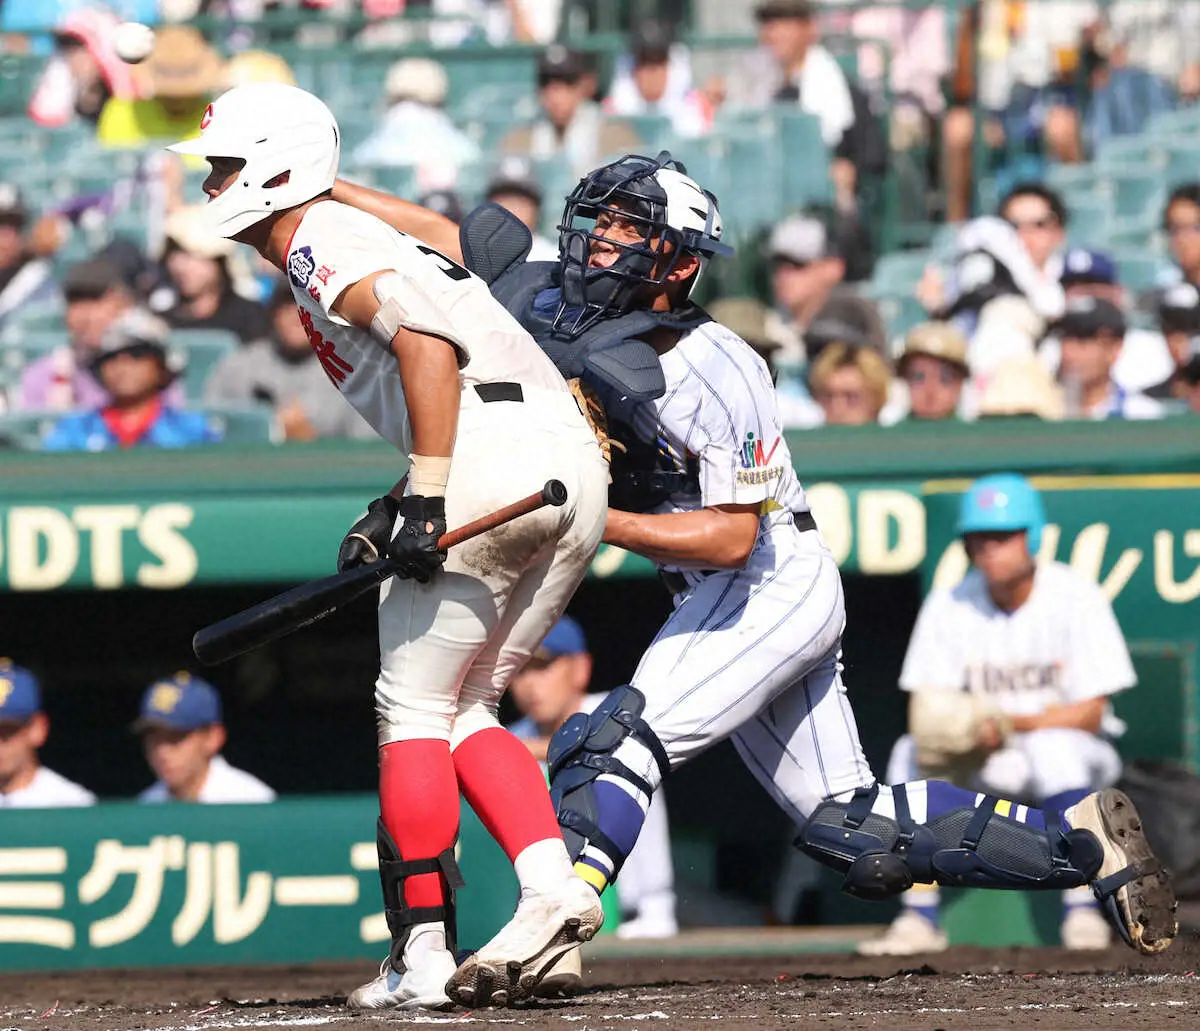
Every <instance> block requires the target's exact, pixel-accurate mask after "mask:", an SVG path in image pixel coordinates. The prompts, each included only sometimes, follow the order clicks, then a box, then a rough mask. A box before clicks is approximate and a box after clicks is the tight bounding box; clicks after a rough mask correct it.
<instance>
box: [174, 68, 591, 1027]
mask: <svg viewBox="0 0 1200 1031" xmlns="http://www.w3.org/2000/svg"><path fill="white" fill-rule="evenodd" d="M201 130H202V131H201V134H200V136H199V137H198V138H197V139H195V140H190V141H186V142H184V143H181V144H177V145H175V146H174V148H173V149H174V150H176V151H177V152H179V153H185V154H194V155H199V156H202V157H205V158H207V159H208V160H209V162H210V164H211V165H212V173H211V174H210V175H209V177H208V179H207V180H206V182H205V192H206V193H207V194H208V195H209V198H210V200H209V203H208V205H207V208H206V211H207V212H208V214H209V215H210V216H211V218H212V221H213V223H214V225H216V226H217V227H218V231H219V232H220V233H221V234H222V235H224V236H227V237H233V238H235V239H238V240H240V241H242V242H244V243H248V244H250V245H252V246H254V247H255V248H256V249H257V250H258V251H259V253H260V254H262V255H263V257H265V258H266V259H267V260H268V261H270V262H271V263H272V264H274V265H275V266H276V267H278V268H280V269H281V270H283V271H284V272H285V273H286V275H287V276H288V279H289V280H290V282H291V285H292V290H293V293H294V294H295V297H296V299H297V303H298V304H299V305H300V310H301V317H302V320H303V321H304V324H305V328H306V329H307V331H308V334H309V339H310V341H311V343H312V346H313V349H314V350H315V351H316V353H317V355H318V357H319V359H320V361H321V363H322V365H323V367H324V369H325V371H326V373H327V374H328V376H329V378H330V380H331V382H332V384H333V386H334V387H336V388H337V389H338V390H339V391H340V392H341V393H342V394H343V396H344V397H345V399H346V400H347V401H348V402H349V403H350V404H352V405H353V406H354V407H355V408H356V409H357V411H358V412H359V413H360V414H361V415H362V416H363V417H364V418H365V419H366V420H367V422H369V423H370V424H371V426H372V427H373V428H374V429H375V430H376V432H378V433H379V435H380V436H382V437H383V438H384V439H385V440H388V441H390V442H391V443H392V444H393V445H394V446H395V447H397V448H398V449H399V450H400V451H402V452H404V453H405V454H407V455H409V458H410V467H409V473H408V476H407V482H406V484H397V485H396V487H395V488H393V489H392V491H391V492H389V494H387V495H385V496H383V497H381V498H378V499H376V500H375V501H373V502H372V503H371V505H370V506H369V508H368V512H367V514H366V515H365V516H364V517H363V518H362V519H361V520H360V521H359V522H358V523H356V524H355V525H354V527H352V528H351V531H350V533H349V534H347V537H346V539H345V540H344V541H343V543H342V548H341V551H340V553H339V556H338V564H339V568H343V569H345V568H349V567H351V566H354V565H358V564H360V563H363V562H367V561H371V560H373V559H375V558H377V557H379V556H380V555H382V554H384V553H386V554H387V555H388V556H389V557H391V558H392V560H393V561H394V562H395V564H396V565H397V568H398V570H399V573H398V576H397V578H395V579H393V580H392V581H390V582H389V583H388V584H387V585H386V586H385V587H384V588H383V589H382V591H381V592H380V604H379V638H380V667H381V668H380V675H379V679H378V682H377V684H376V711H377V715H378V722H379V745H380V810H381V817H380V826H379V856H380V877H381V881H382V885H383V893H384V902H385V910H386V913H387V918H388V923H389V927H390V929H391V931H392V937H393V943H392V950H391V954H390V955H389V957H388V959H387V960H386V961H385V962H384V964H383V966H382V968H381V970H380V974H379V976H378V977H377V978H376V979H375V980H374V981H372V982H370V983H368V984H366V985H364V986H363V987H362V988H360V989H358V990H357V991H355V992H354V993H352V994H351V996H350V998H349V1005H350V1006H351V1007H353V1008H361V1009H379V1008H392V1007H400V1008H413V1007H418V1006H427V1007H444V1006H447V1005H449V996H448V994H447V991H448V988H449V987H452V988H453V991H454V994H455V998H456V999H459V1000H462V1001H470V1002H472V1003H475V1004H478V1003H487V1002H507V1001H513V1000H515V999H517V998H520V997H522V996H523V995H524V994H527V993H528V992H529V991H530V990H531V989H532V987H533V984H534V983H535V982H536V979H537V975H538V972H540V971H541V969H542V968H543V967H544V966H545V965H546V964H548V963H552V962H553V961H554V960H555V959H556V958H557V957H558V956H559V955H561V954H562V953H563V952H565V951H567V950H568V949H570V948H571V947H572V946H573V944H574V943H575V942H576V941H578V940H581V939H584V940H585V939H587V938H589V937H591V935H592V934H594V933H595V931H596V929H597V928H598V927H599V926H600V923H601V922H602V920H603V912H602V910H601V909H600V906H599V902H598V900H597V899H596V898H595V895H594V893H592V892H591V891H590V889H588V887H587V885H586V884H585V883H584V882H583V881H582V880H581V879H580V878H578V877H577V876H576V875H575V874H574V873H573V872H572V866H571V861H570V858H569V856H568V853H567V851H566V848H565V846H564V844H563V841H562V838H561V836H560V834H559V831H558V827H557V823H556V821H555V814H554V810H553V807H552V806H551V804H550V801H549V797H548V794H547V791H546V787H545V782H544V780H543V778H542V776H541V774H540V772H539V770H538V767H537V763H536V762H535V761H534V759H533V757H532V756H531V755H530V754H529V752H528V750H527V749H526V748H525V747H524V745H522V744H521V743H520V742H519V741H517V740H516V739H515V738H513V737H512V736H511V735H510V734H508V733H507V732H506V731H504V730H503V729H501V727H500V726H499V723H498V722H497V720H496V706H497V703H498V701H499V699H500V696H501V695H502V694H503V692H504V690H505V687H506V685H507V683H508V680H509V678H510V677H511V676H512V674H513V673H514V672H515V671H516V670H517V669H520V668H521V667H522V666H523V665H524V664H525V662H526V660H527V659H528V657H529V655H530V653H531V652H532V650H533V648H534V647H535V646H536V645H537V643H538V642H539V641H540V640H541V639H542V637H543V636H544V635H545V633H546V631H547V630H549V629H550V627H551V626H552V625H553V623H554V621H555V620H556V619H557V618H558V616H559V614H560V613H561V612H562V610H563V608H564V607H565V605H566V603H567V601H568V599H569V598H570V596H571V594H572V592H573V591H574V590H575V587H576V585H577V584H578V583H579V581H580V579H581V578H582V577H583V574H584V572H585V570H586V569H587V566H588V563H589V562H590V561H591V558H592V556H593V554H594V552H595V549H596V547H597V545H598V543H599V540H600V535H601V532H602V529H603V525H604V514H605V488H606V481H607V470H606V467H605V464H604V461H603V457H602V455H601V453H600V449H599V447H598V445H597V443H596V440H595V438H594V437H593V435H592V433H591V430H590V428H589V426H588V424H587V422H586V420H585V419H584V418H583V416H582V414H581V413H580V411H579V408H578V406H577V405H576V403H575V401H574V399H573V397H572V395H571V393H570V391H569V390H568V388H567V387H566V385H565V383H564V381H563V379H562V377H561V376H560V375H559V374H558V372H557V370H556V369H555V367H554V365H553V363H551V362H550V361H549V360H548V359H547V358H546V356H545V355H544V354H543V353H542V352H541V350H540V349H539V348H538V346H537V344H536V343H535V342H534V340H533V339H532V338H531V337H530V336H529V334H528V333H526V332H525V331H524V330H523V329H522V328H521V327H520V325H519V324H518V323H517V322H516V320H515V319H513V318H512V317H511V316H510V315H509V314H508V313H507V312H506V311H505V310H504V309H503V308H502V307H501V306H500V305H499V304H497V303H496V302H495V301H494V300H493V298H492V297H491V295H490V294H489V292H488V289H487V286H486V285H485V284H484V283H483V282H481V281H480V280H479V279H477V278H475V277H474V276H473V275H472V274H471V273H469V272H467V271H466V270H465V269H464V268H462V267H461V266H459V265H458V264H456V263H455V262H454V261H452V260H450V259H449V258H447V257H445V256H443V255H442V254H440V253H438V252H437V251H435V250H433V249H432V248H430V247H429V246H427V245H425V244H424V243H422V242H420V241H419V240H416V239H412V238H410V237H406V236H404V235H403V234H401V233H398V232H396V231H395V230H394V229H392V228H390V227H388V226H387V225H385V224H384V223H383V222H381V221H379V220H377V219H376V218H374V217H372V216H370V215H368V214H365V213H363V212H360V211H357V210H354V209H352V208H349V207H346V206H344V205H342V204H340V203H338V202H336V201H334V200H332V199H331V197H330V191H331V188H332V186H333V183H334V179H335V175H336V172H337V164H338V157H339V141H340V135H339V130H338V127H337V124H336V122H335V121H334V119H333V116H332V115H331V114H330V112H329V110H328V108H327V107H326V106H325V105H324V104H323V103H322V102H321V101H320V100H318V99H317V98H316V97H314V96H312V95H311V94H308V93H305V92H304V91H303V90H299V89H296V88H294V87H285V86H278V85H265V84H256V85H250V86H240V87H237V88H235V89H233V90H231V91H229V92H228V93H225V94H223V95H222V96H221V97H220V98H218V99H217V100H216V101H215V102H214V103H213V104H212V105H211V106H210V108H209V109H208V111H207V112H206V113H205V115H204V118H203V121H202V124H201ZM551 477H554V478H557V479H559V480H561V481H562V482H563V483H564V484H565V485H566V488H567V492H568V497H569V500H568V502H567V504H566V505H565V506H563V507H559V508H553V507H550V508H544V509H542V510H541V511H539V512H537V513H535V514H533V515H530V516H525V517H523V518H521V519H519V520H516V521H514V522H512V523H509V524H508V525H506V526H503V527H501V528H500V529H498V530H496V531H494V532H492V533H489V534H486V535H483V536H481V537H478V538H476V539H474V540H473V541H471V542H469V543H467V544H464V545H463V546H462V547H460V548H456V549H455V550H454V551H453V552H452V553H450V554H449V555H447V554H446V553H445V552H441V551H439V550H438V548H437V539H438V537H439V536H440V534H441V533H442V532H444V531H445V529H446V527H447V525H460V524H462V523H465V522H468V521H470V520H473V519H476V518H478V517H480V516H482V515H485V514H487V513H488V512H491V511H494V510H495V509H497V508H500V507H502V506H503V505H505V504H508V503H510V502H512V501H514V500H516V499H518V498H521V497H523V496H525V495H528V494H530V493H533V492H536V491H538V490H540V489H541V487H542V485H543V484H544V483H545V482H546V480H547V479H549V478H551ZM397 517H399V520H398V521H397ZM460 787H461V790H462V793H463V795H464V796H465V797H466V798H467V800H468V801H469V802H470V804H471V805H472V806H473V808H474V809H475V811H476V812H477V813H478V814H479V816H480V818H481V820H482V821H483V823H484V825H485V826H486V827H487V828H488V829H489V831H491V833H492V834H493V836H495V837H496V839H497V841H498V842H499V843H500V845H501V846H502V847H503V848H504V849H505V851H506V852H507V854H508V855H509V857H510V858H511V859H512V860H513V862H514V864H515V867H516V872H517V876H518V879H519V880H520V882H521V887H522V900H521V904H520V907H519V908H518V911H517V914H516V916H515V917H514V918H513V920H512V921H511V922H510V923H509V924H508V925H507V926H506V927H505V928H504V929H502V930H501V932H500V933H499V934H498V935H497V936H496V938H495V939H493V940H492V941H491V942H489V943H487V944H486V945H485V946H484V947H483V948H482V949H480V950H479V952H478V953H476V954H475V956H473V957H472V958H471V959H470V960H469V961H468V963H466V964H464V967H463V969H461V970H456V962H455V955H454V940H453V890H454V888H455V887H456V886H457V884H458V882H459V877H460V875H459V873H458V869H457V866H456V865H455V862H454V842H455V838H456V837H457V833H458V812H459V789H460Z"/></svg>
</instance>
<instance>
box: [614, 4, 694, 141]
mask: <svg viewBox="0 0 1200 1031" xmlns="http://www.w3.org/2000/svg"><path fill="white" fill-rule="evenodd" d="M604 110H605V112H606V113H607V114H610V115H615V116H617V117H631V116H640V115H658V116H660V117H662V118H666V119H667V120H668V121H669V122H670V123H671V129H672V131H673V132H674V133H675V135H676V136H681V137H685V138H687V137H693V136H703V135H705V134H706V133H707V132H708V131H709V130H710V129H711V128H712V124H713V105H712V103H711V102H710V100H709V99H708V97H706V96H705V95H704V94H703V93H701V92H700V90H697V89H693V88H692V68H691V61H690V58H689V57H688V53H687V49H686V48H685V47H683V46H682V45H680V44H678V43H676V42H675V40H674V38H673V35H672V33H671V29H670V26H668V25H667V24H666V23H665V22H661V21H653V20H647V21H638V22H635V23H634V26H633V32H632V34H631V35H630V38H629V50H628V52H627V53H626V54H623V55H622V56H621V57H620V58H618V60H617V68H616V73H615V74H614V76H613V83H612V87H611V88H610V89H609V93H608V98H607V99H606V100H605V101H604Z"/></svg>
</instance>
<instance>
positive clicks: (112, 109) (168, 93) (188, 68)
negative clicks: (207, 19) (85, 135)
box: [96, 25, 224, 148]
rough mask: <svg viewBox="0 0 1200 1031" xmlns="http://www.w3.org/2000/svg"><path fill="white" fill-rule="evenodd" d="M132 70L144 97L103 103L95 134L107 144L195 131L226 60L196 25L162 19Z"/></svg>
mask: <svg viewBox="0 0 1200 1031" xmlns="http://www.w3.org/2000/svg"><path fill="white" fill-rule="evenodd" d="M134 74H135V77H136V78H137V80H138V89H139V94H140V96H142V97H144V98H145V99H138V100H132V99H128V98H124V97H116V96H114V97H111V98H110V99H109V100H108V101H107V103H105V105H104V110H103V111H101V112H100V122H99V125H98V126H97V127H96V136H97V139H99V141H100V142H101V143H102V144H104V145H105V146H107V147H131V148H132V147H145V146H148V145H150V144H153V143H155V142H158V141H164V140H179V139H185V138H189V137H192V136H195V135H196V134H197V133H198V132H199V131H200V119H201V117H202V116H203V115H204V109H205V108H206V107H207V106H208V103H209V101H210V100H212V98H213V97H214V96H215V95H216V94H217V93H218V92H219V91H220V90H221V88H222V85H223V81H224V63H223V61H222V60H221V57H220V55H219V54H218V53H217V52H216V51H215V50H214V49H213V48H212V46H211V45H210V44H209V43H208V41H207V40H206V39H205V38H204V37H203V36H202V35H201V34H200V32H199V31H198V30H197V29H194V28H192V27H191V26H190V25H164V26H162V27H161V28H159V29H158V30H157V31H156V32H155V33H154V49H153V50H152V51H151V52H150V56H149V57H147V58H146V60H145V61H143V62H142V63H141V64H139V65H136V66H135V68H134Z"/></svg>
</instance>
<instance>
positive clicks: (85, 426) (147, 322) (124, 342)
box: [43, 308, 220, 451]
mask: <svg viewBox="0 0 1200 1031" xmlns="http://www.w3.org/2000/svg"><path fill="white" fill-rule="evenodd" d="M169 334H170V329H169V328H168V327H167V325H166V323H165V322H163V321H162V319H160V318H157V317H156V316H154V315H152V314H150V312H148V311H146V310H145V309H142V308H134V309H132V310H130V311H129V312H127V313H126V314H125V315H123V316H122V317H121V318H120V319H118V320H117V321H116V322H115V323H114V324H113V325H112V327H111V328H110V329H109V330H108V332H107V333H105V334H104V337H103V338H102V340H101V341H100V349H99V351H98V352H97V353H96V355H95V357H94V358H93V359H92V370H93V372H94V374H95V376H96V378H97V380H99V382H100V386H101V387H102V388H103V389H104V392H105V395H106V396H107V397H108V402H107V404H105V405H103V406H102V407H99V408H93V409H91V410H90V411H86V412H75V413H72V414H70V415H64V416H63V417H62V418H60V419H59V420H58V421H57V422H56V423H55V424H54V426H53V428H52V429H51V430H50V432H49V434H48V435H47V436H46V439H45V441H44V442H43V446H44V447H45V448H46V450H47V451H110V450H113V449H117V448H121V449H124V448H131V447H163V448H178V447H191V446H193V445H196V444H211V443H215V442H216V441H217V440H219V439H220V438H219V435H218V434H217V432H216V431H215V430H214V429H213V428H212V427H211V426H209V424H208V420H207V418H205V416H204V415H203V413H201V412H188V411H183V410H181V409H179V408H176V407H174V406H173V405H172V404H171V403H170V402H169V401H168V400H167V399H166V397H165V395H166V391H167V388H168V387H169V386H170V384H171V382H172V381H173V380H174V378H175V374H176V372H177V371H178V366H177V363H176V362H175V361H174V360H173V359H172V357H171V356H170V355H169V354H168V350H167V340H168V336H169Z"/></svg>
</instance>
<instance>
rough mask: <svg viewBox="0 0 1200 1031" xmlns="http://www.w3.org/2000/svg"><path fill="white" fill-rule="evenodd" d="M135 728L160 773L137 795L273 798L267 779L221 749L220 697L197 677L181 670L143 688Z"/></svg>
mask: <svg viewBox="0 0 1200 1031" xmlns="http://www.w3.org/2000/svg"><path fill="white" fill-rule="evenodd" d="M133 731H134V733H135V734H137V735H138V737H139V738H141V741H142V748H143V750H144V751H145V754H146V762H147V763H148V764H149V765H150V769H152V770H153V771H154V775H155V776H156V777H157V778H158V779H157V780H156V781H155V782H154V783H153V784H151V785H150V787H148V788H146V790H145V791H143V792H141V794H139V795H138V797H137V800H138V801H139V802H145V803H159V802H203V803H206V804H208V805H228V804H231V803H243V802H274V801H275V792H274V791H272V790H271V789H270V788H269V787H267V785H266V784H264V783H263V782H262V781H261V780H259V779H258V778H257V777H255V776H254V775H253V774H250V773H247V772H246V771H245V770H238V769H235V768H234V767H232V766H230V765H229V763H228V762H227V761H226V760H225V757H224V756H222V755H221V749H223V748H224V747H225V736H226V735H225V724H224V722H223V720H222V715H221V697H220V695H218V694H217V692H216V689H215V688H213V686H212V685H211V684H209V683H207V682H205V681H203V680H201V679H200V678H199V677H193V676H192V675H191V674H189V673H183V672H180V673H176V674H175V675H174V676H172V677H166V678H164V679H163V680H159V681H157V682H155V683H153V684H151V685H150V686H149V687H148V688H146V692H145V694H143V695H142V704H141V709H140V713H139V716H138V719H137V721H136V722H135V723H134V724H133Z"/></svg>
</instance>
